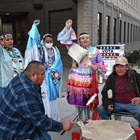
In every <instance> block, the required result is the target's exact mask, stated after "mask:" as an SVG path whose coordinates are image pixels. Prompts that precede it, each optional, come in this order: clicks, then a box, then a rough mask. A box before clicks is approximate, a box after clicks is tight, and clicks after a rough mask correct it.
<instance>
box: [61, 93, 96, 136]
mask: <svg viewBox="0 0 140 140" xmlns="http://www.w3.org/2000/svg"><path fill="white" fill-rule="evenodd" d="M96 96H97V94H94V95H93V96H92V97H91V98H90V99H89V100H88V102H87V104H86V106H88V105H89V104H91V103H92V102H93V100H94V99H95V97H96ZM83 110H84V108H83V109H82V110H81V111H80V112H79V114H78V115H77V116H76V117H75V118H74V119H73V122H74V121H75V120H76V119H77V118H78V116H79V115H80V114H81V113H82V111H83ZM65 132H66V131H62V133H61V135H63V134H64V133H65Z"/></svg>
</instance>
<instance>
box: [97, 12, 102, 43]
mask: <svg viewBox="0 0 140 140" xmlns="http://www.w3.org/2000/svg"><path fill="white" fill-rule="evenodd" d="M101 31H102V14H101V13H98V44H99V45H100V44H101V43H102V36H101V35H102V34H101Z"/></svg>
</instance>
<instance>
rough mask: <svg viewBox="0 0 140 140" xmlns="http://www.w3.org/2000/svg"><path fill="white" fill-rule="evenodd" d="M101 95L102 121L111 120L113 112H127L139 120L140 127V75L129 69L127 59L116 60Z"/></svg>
mask: <svg viewBox="0 0 140 140" xmlns="http://www.w3.org/2000/svg"><path fill="white" fill-rule="evenodd" d="M101 94H102V105H100V106H98V113H99V117H100V118H101V119H103V120H107V119H109V114H110V113H111V112H120V111H123V110H126V111H128V112H130V113H131V114H133V115H134V116H136V117H137V118H138V122H139V127H140V74H139V73H137V72H136V71H135V70H133V69H131V68H130V67H129V65H128V61H127V59H126V58H125V57H123V56H119V57H118V58H117V59H116V61H115V65H114V66H113V71H112V73H111V74H110V75H109V77H108V78H107V80H106V83H105V85H104V87H103V90H102V92H101Z"/></svg>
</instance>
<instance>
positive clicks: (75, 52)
mask: <svg viewBox="0 0 140 140" xmlns="http://www.w3.org/2000/svg"><path fill="white" fill-rule="evenodd" d="M87 53H88V51H87V50H86V49H84V48H83V47H81V46H80V45H78V44H76V43H75V44H73V45H72V46H71V47H70V49H69V51H68V55H69V56H70V57H72V58H73V59H74V60H75V61H76V62H77V63H79V62H80V61H81V60H82V58H83V57H84V56H85V55H86V54H87Z"/></svg>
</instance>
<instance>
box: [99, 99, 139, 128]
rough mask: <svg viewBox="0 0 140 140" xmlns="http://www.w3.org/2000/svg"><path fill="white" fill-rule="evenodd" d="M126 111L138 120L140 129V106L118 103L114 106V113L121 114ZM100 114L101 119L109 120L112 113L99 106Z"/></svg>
mask: <svg viewBox="0 0 140 140" xmlns="http://www.w3.org/2000/svg"><path fill="white" fill-rule="evenodd" d="M123 110H126V111H128V112H130V113H131V114H133V115H134V116H136V117H137V118H138V123H139V127H140V104H139V105H138V106H134V105H132V104H131V103H130V104H121V103H116V102H115V104H114V110H113V111H112V112H120V111H123ZM98 114H99V117H100V118H101V119H103V120H109V115H110V111H108V110H107V109H105V108H104V107H103V105H100V106H98Z"/></svg>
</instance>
